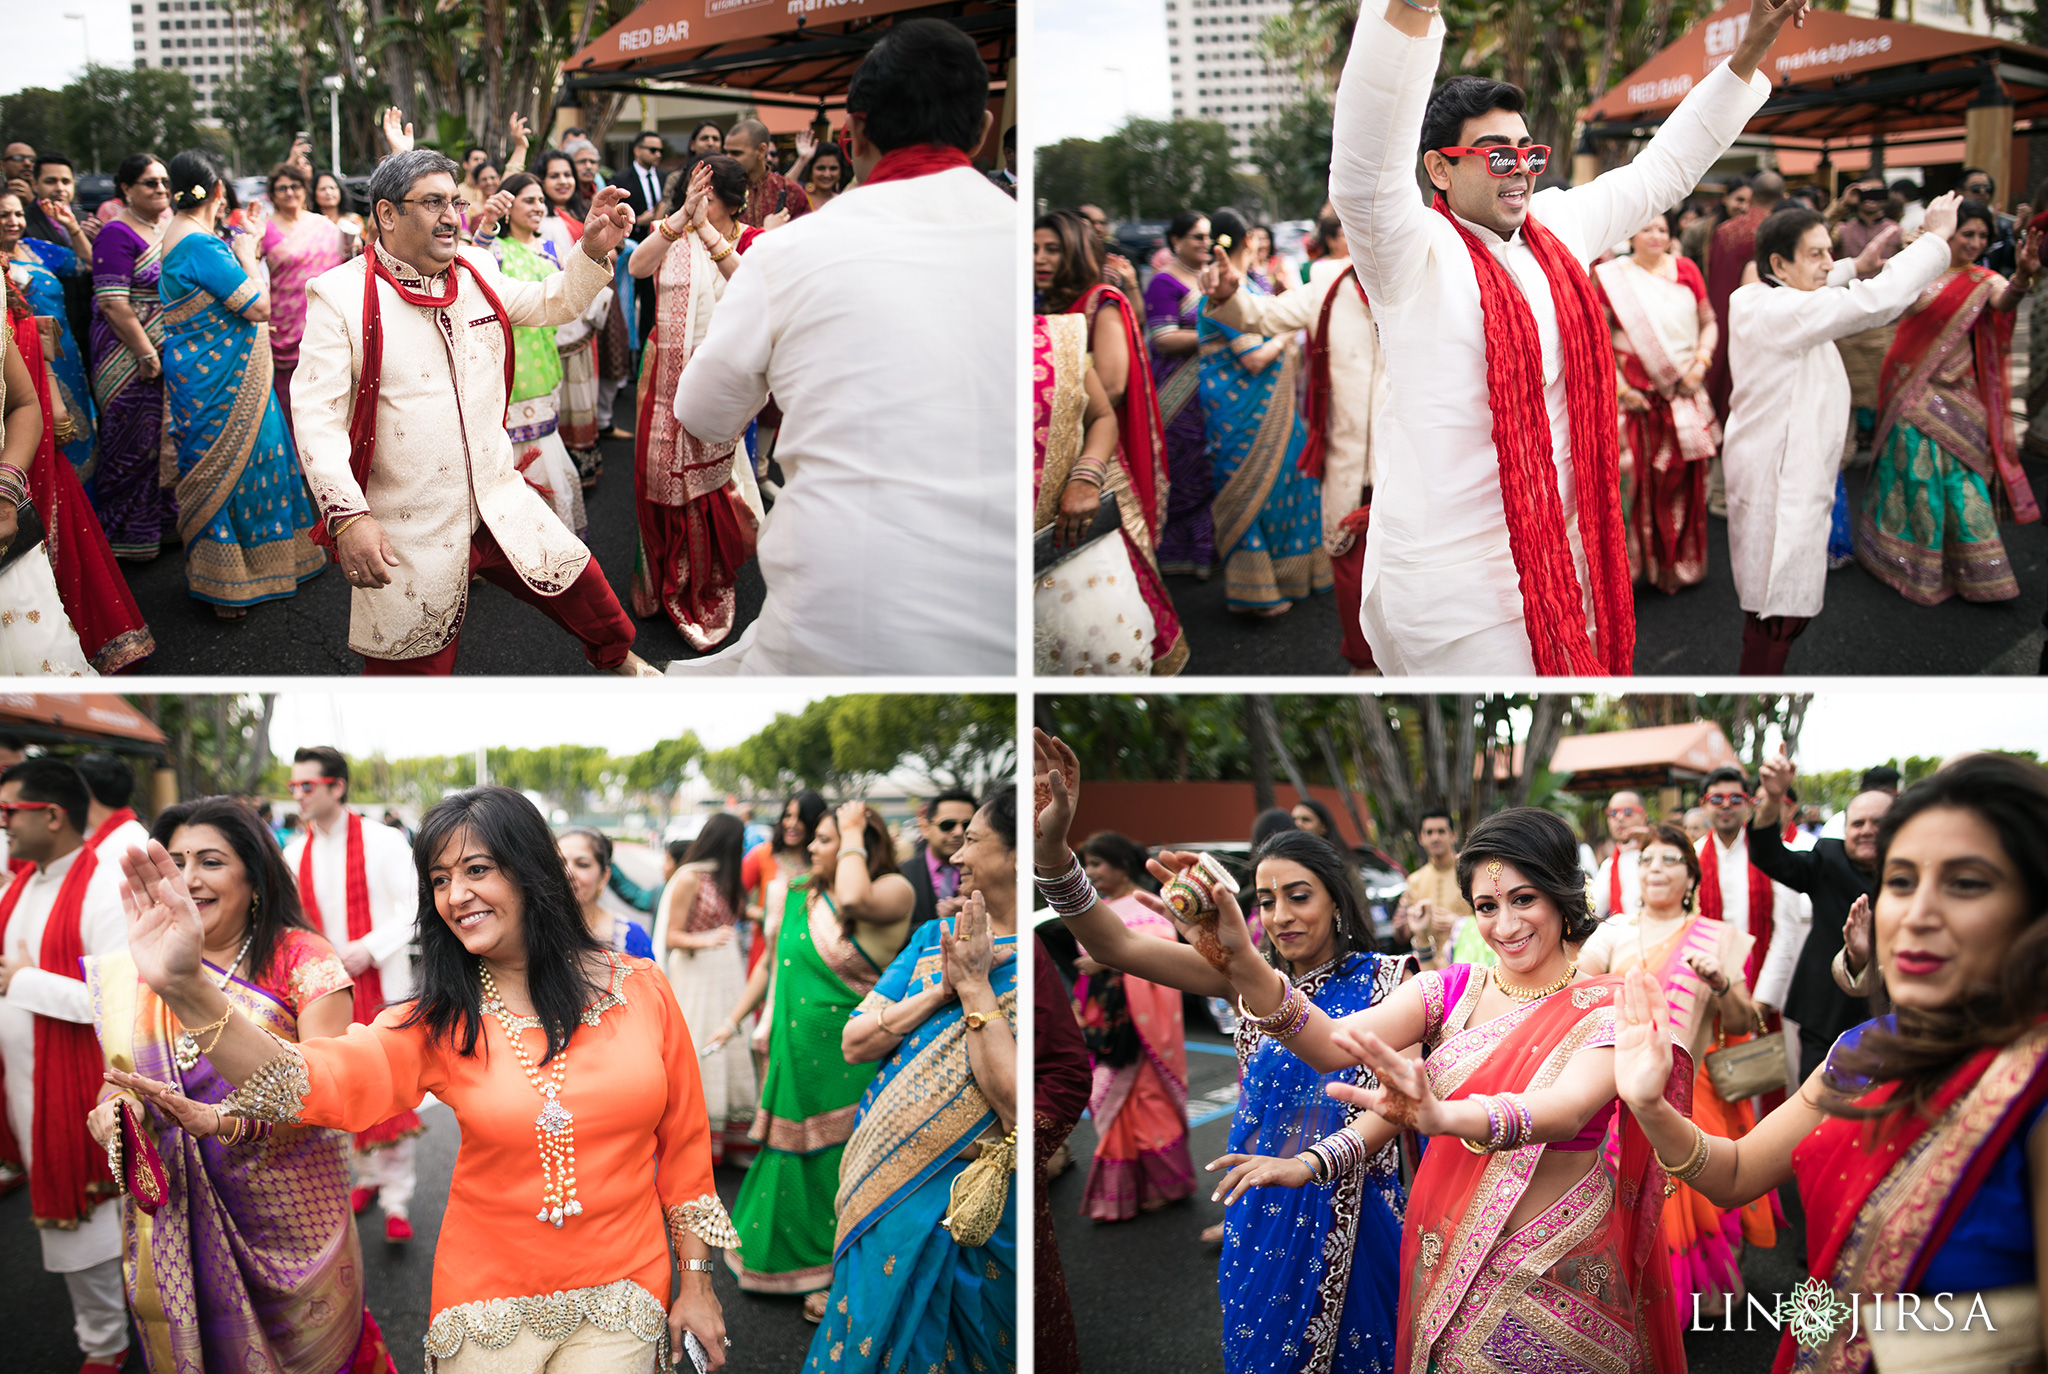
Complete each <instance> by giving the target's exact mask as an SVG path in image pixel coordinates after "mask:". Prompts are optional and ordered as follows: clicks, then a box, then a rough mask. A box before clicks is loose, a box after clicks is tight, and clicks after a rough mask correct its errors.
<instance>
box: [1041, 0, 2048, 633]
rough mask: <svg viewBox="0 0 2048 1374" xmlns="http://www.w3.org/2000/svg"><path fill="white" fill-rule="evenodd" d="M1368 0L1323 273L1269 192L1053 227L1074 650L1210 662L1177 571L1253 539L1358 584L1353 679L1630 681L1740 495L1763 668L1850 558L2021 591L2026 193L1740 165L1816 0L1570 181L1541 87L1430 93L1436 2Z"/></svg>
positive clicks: (1282, 567)
mask: <svg viewBox="0 0 2048 1374" xmlns="http://www.w3.org/2000/svg"><path fill="white" fill-rule="evenodd" d="M1368 9H1369V13H1368V14H1367V15H1366V16H1365V17H1364V18H1363V19H1362V20H1361V26H1360V30H1359V33H1358V34H1357V35H1356V37H1355V38H1354V40H1353V42H1352V44H1351V53H1350V57H1349V59H1348V62H1347V66H1346V72H1345V78H1344V81H1343V82H1342V83H1341V84H1340V86H1339V88H1338V98H1337V106H1336V115H1335V123H1334V138H1335V143H1334V151H1333V157H1332V162H1331V174H1330V201H1329V202H1328V203H1326V204H1325V205H1324V206H1323V208H1322V211H1321V213H1320V214H1319V216H1318V218H1317V220H1316V225H1315V230H1314V234H1313V236H1312V237H1311V238H1310V240H1309V241H1308V242H1307V243H1306V244H1305V245H1304V247H1305V250H1306V253H1307V255H1308V259H1309V261H1308V262H1307V264H1306V265H1305V266H1303V267H1302V268H1301V269H1300V273H1299V275H1298V276H1296V275H1295V271H1294V269H1293V268H1292V267H1291V266H1290V265H1289V263H1288V262H1287V261H1286V260H1285V259H1283V258H1282V257H1280V256H1277V255H1276V254H1275V252H1274V248H1275V244H1274V242H1273V234H1272V231H1271V230H1270V229H1269V228H1267V227H1266V226H1264V225H1261V224H1258V223H1256V222H1255V221H1254V220H1253V219H1250V218H1248V217H1247V216H1246V215H1244V214H1242V213H1241V212H1239V211H1238V210H1235V209H1229V208H1225V209H1219V210H1214V211H1210V212H1206V213H1205V212H1202V211H1199V210H1192V209H1191V210H1185V211H1183V212H1181V213H1180V214H1178V215H1177V216H1175V217H1174V218H1173V220H1172V221H1171V223H1170V224H1169V225H1168V226H1167V228H1166V232H1165V246H1164V247H1163V248H1160V249H1159V250H1158V251H1157V252H1156V253H1155V254H1154V256H1153V258H1152V260H1151V261H1150V262H1141V263H1137V264H1133V263H1132V262H1130V261H1129V260H1127V259H1125V258H1124V257H1122V256H1121V255H1119V254H1117V253H1116V252H1114V251H1112V244H1111V240H1110V222H1109V219H1108V217H1107V216H1106V215H1105V214H1104V212H1103V211H1102V210H1101V209H1100V208H1099V207H1096V206H1093V205H1083V206H1078V207H1072V208H1062V209H1055V210H1053V211H1052V212H1051V213H1049V214H1046V215H1044V216H1042V217H1041V218H1040V219H1039V220H1038V221H1037V222H1036V226H1035V233H1034V245H1035V248H1034V271H1035V286H1036V289H1037V312H1038V313H1037V316H1036V318H1035V320H1034V328H1033V349H1034V369H1033V387H1034V397H1035V414H1034V425H1033V438H1034V443H1035V446H1036V453H1037V465H1036V473H1035V475H1036V480H1037V486H1036V493H1037V506H1036V522H1035V523H1036V527H1037V528H1038V529H1040V530H1041V531H1042V532H1043V533H1042V535H1041V538H1043V539H1047V540H1048V542H1049V549H1048V550H1047V551H1045V552H1044V553H1043V554H1042V555H1041V558H1040V567H1041V569H1042V570H1043V569H1045V568H1047V567H1050V568H1051V569H1052V571H1051V573H1050V575H1046V576H1041V577H1040V578H1039V581H1038V583H1037V618H1038V664H1039V668H1040V671H1042V672H1051V673H1060V674H1072V673H1076V672H1080V673H1124V672H1151V673H1171V672H1177V671H1179V670H1180V669H1181V668H1182V667H1183V666H1184V665H1185V664H1186V662H1187V659H1188V654H1189V649H1188V646H1187V643H1186V639H1185V636H1184V635H1183V633H1182V630H1181V626H1180V623H1179V619H1178V617H1177V615H1176V613H1175V609H1174V599H1173V595H1172V591H1171V589H1170V586H1169V583H1168V579H1171V578H1175V577H1177V576H1191V577H1194V578H1196V579H1203V580H1206V579H1207V578H1209V577H1210V576H1212V575H1213V573H1214V572H1215V571H1216V570H1217V569H1218V568H1220V569H1221V570H1222V574H1223V577H1224V579H1225V583H1226V590H1225V604H1226V605H1227V606H1228V607H1229V609H1230V610H1232V611H1235V612H1240V613H1242V614H1245V615H1251V616H1266V617H1270V616H1278V615H1282V614H1285V613H1286V612H1287V611H1288V610H1290V609H1291V608H1292V607H1293V606H1294V605H1295V604H1296V603H1298V602H1300V601H1302V600H1303V599H1305V598H1307V597H1310V596H1314V595H1318V594H1320V593H1323V592H1327V591H1331V590H1334V591H1335V592H1336V594H1337V597H1338V606H1337V617H1338V621H1339V623H1340V625H1341V627H1342V636H1343V638H1342V645H1341V648H1342V653H1343V657H1344V659H1345V660H1346V661H1347V662H1348V663H1349V664H1350V665H1351V669H1352V671H1353V672H1354V673H1373V672H1386V673H1390V674H1391V673H1432V672H1440V673H1466V672H1472V673H1477V672H1492V673H1511V674H1514V673H1528V672H1530V671H1532V670H1533V671H1536V672H1542V673H1554V672H1567V671H1569V672H1575V673H1588V672H1599V673H1613V674H1626V673H1629V672H1630V671H1632V668H1633V662H1632V657H1633V644H1634V632H1635V606H1634V600H1635V597H1636V596H1637V595H1639V594H1647V590H1646V591H1645V592H1643V593H1638V592H1637V591H1636V590H1635V589H1636V588H1643V589H1654V590H1655V591H1657V592H1659V593H1664V594H1677V593H1680V592H1682V591H1683V589H1685V588H1686V587H1689V586H1693V585H1696V584H1698V583H1700V582H1701V581H1703V580H1704V579H1705V577H1706V575H1707V555H1708V543H1709V541H1708V533H1709V524H1708V520H1709V514H1710V512H1711V513H1712V514H1713V515H1718V516H1725V518H1726V520H1727V523H1728V541H1729V556H1730V559H1731V562H1732V572H1733V575H1734V581H1735V586H1736V591H1737V593H1738V596H1739V598H1740V602H1741V606H1742V609H1743V612H1744V622H1743V625H1742V648H1741V654H1740V659H1739V661H1738V667H1739V670H1740V671H1741V672H1743V673H1777V672H1780V671H1782V670H1783V668H1784V665H1785V663H1786V660H1787V656H1788V655H1789V653H1790V652H1791V648H1792V644H1793V641H1794V640H1795V639H1796V638H1797V637H1798V635H1799V634H1800V633H1801V632H1802V631H1803V630H1804V629H1805V628H1806V626H1807V625H1808V624H1809V623H1810V622H1811V620H1812V619H1813V618H1814V617H1815V616H1816V615H1818V614H1819V613H1820V611H1821V607H1822V602H1823V599H1824V597H1823V593H1824V583H1825V577H1826V574H1827V572H1828V570H1829V569H1830V568H1831V567H1839V566H1842V565H1844V564H1846V563H1847V562H1849V561H1852V560H1853V561H1856V562H1858V563H1860V564H1861V565H1862V567H1863V568H1864V569H1866V570H1867V571H1868V572H1869V573H1870V574H1871V575H1872V576H1874V577H1876V578H1878V579H1879V580H1880V581H1881V582H1883V583H1884V584H1885V585H1887V586H1889V587H1891V588H1893V589H1894V590H1896V591H1897V592H1899V594H1900V595H1902V596H1904V597H1906V598H1907V599H1908V600H1910V601H1912V602H1915V603H1916V604H1921V605H1932V604H1936V603H1939V602H1941V601H1943V600H1946V599H1947V598H1949V597H1951V596H1958V595H1959V596H1962V597H1964V598H1965V599H1968V600H1975V601H1999V600H2010V599H2012V598H2014V597H2017V596H2019V595H2020V594H2021V588H2020V586H2019V584H2018V582H2017V581H2016V579H2015V577H2014V575H2013V569H2012V565H2011V562H2010V560H2009V559H2008V558H2007V556H2006V552H2005V548H2004V545H2003V543H2002V542H2001V539H2000V536H1999V522H2000V521H2001V520H2016V521H2020V522H2027V521H2032V520H2036V519H2038V518H2039V511H2038V507H2037V504H2036V502H2035V499H2034V496H2033V493H2032V492H2031V490H2030V488H2029V484H2028V480H2027V477H2026V474H2025V472H2024V471H2023V469H2022V467H2021V464H2020V458H2019V452H2018V448H2017V443H2016V437H2015V434H2014V427H2013V423H2012V416H2011V400H2012V389H2011V375H2010V374H2011V340H2012V331H2013V324H2014V318H2015V312H2016V310H2017V309H2018V307H2019V305H2020V303H2021V301H2022V300H2023V299H2025V297H2026V296H2027V294H2028V293H2029V292H2030V291H2031V290H2032V288H2033V286H2034V284H2035V283H2036V282H2037V281H2038V280H2039V277H2040V258H2041V245H2042V232H2043V231H2042V230H2041V229H2040V228H2038V227H2034V226H2032V225H2031V224H2030V223H2029V210H2028V208H2027V207H2026V206H2024V205H2022V206H2020V207H2019V214H2018V216H2017V217H2015V216H2009V215H2006V214H2004V213H2002V212H2000V211H1999V209H1998V208H1997V206H1998V204H1999V203H2000V202H1999V196H1998V189H1999V188H1998V187H1997V186H1995V185H1994V183H1993V182H1992V179H1991V177H1990V176H1989V174H1988V173H1986V172H1984V171H1983V170H1981V169H1978V168H1969V169H1965V171H1964V173H1963V176H1962V180H1961V183H1960V195H1954V194H1951V195H1944V196H1939V197H1935V198H1933V199H1932V200H1930V201H1928V202H1927V203H1926V204H1924V205H1923V204H1922V203H1921V201H1920V198H1919V197H1920V192H1919V189H1918V187H1917V186H1916V185H1914V184H1913V183H1909V182H1899V183H1897V184H1895V185H1894V186H1893V187H1891V188H1889V190H1888V189H1887V188H1886V187H1885V185H1884V183H1883V181H1882V180H1878V181H1876V182H1874V183H1871V182H1863V183H1858V184H1856V185H1854V186H1851V187H1849V188H1848V189H1846V190H1845V191H1844V192H1843V193H1842V194H1841V195H1840V196H1831V194H1830V193H1829V192H1828V191H1826V190H1823V189H1822V188H1821V187H1819V186H1817V185H1801V186H1795V187H1788V186H1787V182H1786V179H1785V177H1783V176H1782V175H1780V174H1779V173H1778V172H1776V171H1771V170H1764V171H1759V172H1756V173H1754V174H1751V175H1749V176H1747V177H1743V178H1740V179H1738V180H1736V181H1733V182H1730V183H1725V184H1724V183H1719V182H1714V183H1706V182H1703V178H1704V177H1705V176H1706V174H1707V172H1708V169H1709V168H1710V167H1712V166H1713V164H1714V163H1715V162H1716V161H1717V160H1718V159H1719V158H1720V157H1721V155H1722V154H1723V153H1724V152H1726V150H1727V149H1728V147H1729V145H1730V143H1731V142H1732V141H1733V140H1734V139H1735V138H1736V137H1737V136H1739V135H1740V133H1741V131H1742V128H1743V126H1744V124H1745V123H1746V122H1747V121H1748V119H1749V118H1750V116H1751V115H1753V114H1754V113H1755V111H1756V108H1757V107H1758V106H1759V105H1760V104H1761V103H1762V100H1763V98H1764V96H1765V94H1766V91H1765V89H1764V87H1763V84H1762V79H1761V78H1758V77H1756V76H1755V61H1756V59H1757V58H1758V57H1759V56H1760V55H1761V54H1762V53H1763V52H1764V51H1765V49H1766V48H1767V47H1768V45H1769V43H1770V42H1771V41H1772V39H1773V38H1774V37H1775V36H1776V34H1777V33H1778V31H1779V30H1780V28H1781V27H1782V26H1783V24H1784V23H1785V21H1786V20H1787V19H1788V18H1790V17H1792V16H1793V15H1794V13H1795V11H1800V10H1802V9H1803V4H1802V3H1801V0H1780V3H1770V4H1766V3H1763V0H1758V2H1757V3H1756V4H1754V5H1753V6H1752V12H1751V14H1750V16H1749V23H1750V28H1749V29H1747V30H1745V35H1746V36H1745V40H1744V44H1743V46H1741V47H1740V48H1738V50H1737V51H1736V52H1735V53H1733V54H1732V55H1731V56H1730V59H1729V61H1728V62H1727V63H1726V64H1724V66H1722V67H1720V68H1717V69H1716V70H1715V71H1714V72H1713V73H1711V74H1710V75H1709V76H1708V78H1707V79H1705V80H1703V81H1702V82H1700V84H1699V85H1698V86H1697V87H1696V88H1695V91H1694V93H1693V94H1692V95H1691V96H1689V97H1688V98H1687V100H1686V101H1685V103H1684V104H1683V105H1681V106H1680V107H1679V109H1678V110H1677V111H1675V112H1674V113H1673V115H1672V116H1671V117H1670V118H1669V119H1668V120H1666V121H1665V122H1664V124H1663V126H1662V127H1661V129H1660V130H1659V132H1658V135H1657V137H1656V138H1655V139H1654V140H1652V141H1651V142H1650V144H1649V145H1648V146H1647V147H1645V148H1644V149H1643V150H1642V152H1641V153H1640V154H1639V155H1638V156H1637V157H1635V158H1634V159H1633V160H1632V161H1631V162H1630V163H1629V164H1628V165H1627V166H1624V167H1621V168H1618V169H1616V170H1613V171H1610V172H1608V173H1606V174H1604V175H1602V176H1599V177H1597V178H1595V179H1594V180H1592V181H1591V182H1589V183H1587V184H1584V185H1581V186H1577V187H1569V188H1567V187H1565V185H1564V183H1563V182H1562V180H1561V179H1559V178H1558V177H1557V176H1556V175H1555V161H1554V159H1553V150H1551V149H1549V148H1545V147H1541V146H1535V145H1533V143H1532V140H1531V139H1530V136H1529V133H1528V128H1527V125H1526V123H1525V122H1524V120H1523V118H1522V109H1523V103H1524V97H1523V93H1522V92H1521V91H1520V90H1519V89H1518V88H1516V87H1513V86H1509V85H1505V84H1503V83H1500V82H1493V81H1487V80H1482V79H1479V78H1473V77H1453V78H1451V79H1449V80H1446V81H1444V82H1443V83H1442V84H1441V85H1438V86H1436V87H1435V88H1434V89H1433V90H1432V88H1431V84H1430V83H1431V80H1432V78H1433V75H1434V73H1435V71H1436V66H1435V62H1436V57H1437V53H1438V49H1439V48H1440V45H1441V41H1442V37H1441V35H1442V28H1441V26H1440V25H1436V24H1435V23H1434V18H1433V16H1434V14H1435V11H1434V10H1433V9H1431V8H1428V7H1423V6H1415V5H1406V6H1402V5H1396V6H1394V7H1392V8H1389V9H1388V10H1387V11H1386V14H1385V16H1384V18H1383V17H1382V16H1381V15H1380V14H1379V12H1378V11H1379V7H1378V6H1370V7H1368ZM1418 145H1419V147H1420V149H1421V165H1422V170H1423V172H1424V173H1425V175H1426V176H1427V177H1428V178H1429V180H1430V182H1431V183H1432V185H1433V187H1434V188H1435V201H1434V204H1433V205H1431V204H1429V203H1426V202H1424V201H1423V200H1421V199H1420V198H1419V197H1417V196H1416V194H1415V191H1414V186H1413V164H1412V163H1411V161H1410V159H1411V157H1412V156H1413V154H1412V152H1411V149H1413V148H1414V147H1416V146H1418ZM1539 188H1544V189H1539ZM1716 196H1718V203H1715V197H1716ZM1432 211H1434V213H1432ZM1845 364H1846V366H1845ZM1546 417H1547V423H1546V422H1545V419H1546ZM1863 446H1868V448H1869V449H1870V450H1871V458H1870V462H1871V464H1872V469H1871V472H1870V475H1869V479H1868V482H1867V484H1866V485H1865V488H1864V493H1863V497H1862V500H1861V502H1860V504H1859V506H1858V509H1857V510H1856V511H1855V512H1854V513H1853V514H1852V512H1851V511H1850V510H1849V503H1848V496H1847V487H1846V483H1845V482H1844V481H1843V479H1842V476H1841V472H1842V468H1843V465H1844V463H1845V462H1847V461H1851V460H1853V459H1855V458H1856V457H1857V455H1858V452H1859V448H1861V447H1863ZM1112 495H1113V496H1114V497H1115V498H1116V505H1117V511H1116V513H1117V515H1118V517H1119V522H1120V524H1121V527H1122V532H1123V539H1122V540H1121V541H1114V540H1106V539H1105V538H1103V537H1102V536H1104V535H1106V533H1107V532H1108V528H1109V527H1108V524H1107V523H1104V524H1102V525H1100V526H1095V520H1094V518H1095V514H1096V511H1097V508H1098V506H1099V505H1101V504H1102V503H1103V501H1104V499H1105V498H1106V497H1109V496H1112ZM1091 526H1094V528H1093V529H1092V530H1091ZM1077 549H1078V551H1075V550H1077ZM1062 551H1064V552H1062ZM1734 628H1735V627H1733V626H1732V625H1731V626H1730V627H1729V629H1730V631H1731V634H1730V640H1731V644H1732V640H1733V634H1732V631H1733V630H1734ZM1134 630H1135V631H1136V633H1134ZM1133 643H1143V644H1144V645H1145V646H1146V651H1145V652H1139V653H1134V652H1132V649H1131V645H1132V644H1133ZM1111 646H1113V649H1112V647H1111ZM1730 657H1731V659H1733V655H1731V656H1730Z"/></svg>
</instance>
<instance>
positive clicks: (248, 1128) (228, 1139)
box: [214, 1113, 277, 1145]
mask: <svg viewBox="0 0 2048 1374" xmlns="http://www.w3.org/2000/svg"><path fill="white" fill-rule="evenodd" d="M220 1120H221V1129H220V1130H219V1132H218V1133H217V1134H216V1135H215V1136H214V1139H215V1140H218V1141H219V1142H220V1143H221V1144H223V1145H246V1144H248V1143H249V1142H251V1141H256V1140H268V1139H270V1135H271V1132H272V1131H274V1130H276V1129H277V1128H276V1127H275V1126H272V1125H271V1124H270V1123H269V1122H268V1121H258V1120H256V1118H254V1117H251V1116H229V1115H227V1114H226V1113H222V1114H221V1119H220Z"/></svg>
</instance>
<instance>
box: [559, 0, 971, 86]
mask: <svg viewBox="0 0 2048 1374" xmlns="http://www.w3.org/2000/svg"><path fill="white" fill-rule="evenodd" d="M931 3H932V0H648V3H647V4H644V5H642V6H641V7H640V8H639V9H637V10H634V11H633V12H632V13H631V14H629V15H627V16H626V17H625V18H624V19H622V20H620V21H619V22H618V23H616V24H614V25H613V26H612V27H611V28H610V29H608V30H606V31H605V32H604V33H603V34H602V35H600V36H599V37H598V38H596V39H594V40H593V41H592V42H591V44H590V46H589V47H587V48H585V49H583V51H581V52H579V53H577V54H575V55H574V56H573V57H571V58H570V59H569V60H568V62H567V63H565V64H564V68H563V69H564V70H565V71H567V72H570V73H571V74H574V73H577V72H604V71H617V70H619V69H621V68H624V67H645V66H658V65H660V64H662V63H664V62H675V61H679V60H681V59H682V58H684V57H686V56H689V55H692V54H695V53H701V52H703V51H704V50H705V49H707V48H715V47H720V46H724V45H729V44H735V43H747V42H753V41H757V40H762V39H768V38H773V37H777V36H784V35H788V34H791V33H794V32H795V31H796V29H797V28H798V27H799V26H800V25H802V26H806V27H808V26H815V25H820V24H839V23H844V22H846V21H847V20H850V19H869V18H873V17H874V16H876V15H883V14H894V13H895V12H897V11H898V10H910V9H918V8H920V7H923V6H928V5H930V4H931Z"/></svg>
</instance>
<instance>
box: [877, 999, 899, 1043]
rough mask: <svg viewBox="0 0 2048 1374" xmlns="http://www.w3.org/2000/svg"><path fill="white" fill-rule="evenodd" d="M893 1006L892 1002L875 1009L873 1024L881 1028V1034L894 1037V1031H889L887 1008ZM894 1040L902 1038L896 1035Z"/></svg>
mask: <svg viewBox="0 0 2048 1374" xmlns="http://www.w3.org/2000/svg"><path fill="white" fill-rule="evenodd" d="M895 1005H896V1004H895V1003H894V1002H884V1003H883V1004H882V1005H881V1006H879V1007H876V1008H875V1024H876V1025H878V1026H880V1027H881V1028H882V1034H884V1035H896V1032H895V1031H892V1030H890V1029H889V1008H890V1007H893V1006H895ZM896 1038H897V1039H898V1040H901V1039H902V1038H903V1037H902V1036H900V1035H896Z"/></svg>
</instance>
